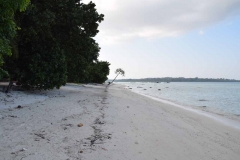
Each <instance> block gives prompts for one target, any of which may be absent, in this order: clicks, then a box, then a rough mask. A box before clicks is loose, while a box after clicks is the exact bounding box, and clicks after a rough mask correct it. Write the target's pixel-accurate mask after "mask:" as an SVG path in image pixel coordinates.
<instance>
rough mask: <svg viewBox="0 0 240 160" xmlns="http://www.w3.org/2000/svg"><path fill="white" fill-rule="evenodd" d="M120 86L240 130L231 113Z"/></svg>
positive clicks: (238, 121) (237, 121)
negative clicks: (182, 102)
mask: <svg viewBox="0 0 240 160" xmlns="http://www.w3.org/2000/svg"><path fill="white" fill-rule="evenodd" d="M118 85H122V86H123V87H124V88H125V89H128V90H130V91H132V92H133V93H136V94H139V95H142V96H145V97H148V98H150V99H153V100H156V101H159V102H161V103H165V104H169V105H172V106H175V107H179V108H181V109H184V110H188V111H191V112H195V113H198V114H200V115H203V116H206V117H209V118H212V119H213V120H215V121H218V122H221V123H223V124H225V125H228V126H231V127H234V128H236V129H239V130H240V117H239V116H238V115H236V114H232V113H231V114H230V113H226V112H222V113H217V112H212V111H210V110H204V109H202V108H200V107H199V106H194V105H187V104H181V103H180V102H176V101H173V100H169V99H164V98H161V97H155V96H152V95H148V94H144V93H141V92H138V91H136V90H132V89H130V88H131V87H130V88H129V86H128V85H127V84H124V83H120V84H118Z"/></svg>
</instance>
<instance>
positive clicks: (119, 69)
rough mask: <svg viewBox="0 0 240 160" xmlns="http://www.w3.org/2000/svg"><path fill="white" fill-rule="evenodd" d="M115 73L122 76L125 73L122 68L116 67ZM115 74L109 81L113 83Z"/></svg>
mask: <svg viewBox="0 0 240 160" xmlns="http://www.w3.org/2000/svg"><path fill="white" fill-rule="evenodd" d="M115 74H117V76H118V75H119V74H121V75H122V76H124V75H125V71H124V70H122V69H121V68H118V69H116V71H115ZM117 76H116V77H115V78H114V79H113V80H112V82H111V83H113V81H115V79H116V78H117ZM111 83H109V84H108V85H110V84H111Z"/></svg>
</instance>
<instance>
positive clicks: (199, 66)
mask: <svg viewBox="0 0 240 160" xmlns="http://www.w3.org/2000/svg"><path fill="white" fill-rule="evenodd" d="M92 1H93V2H94V3H95V4H96V8H97V11H98V13H101V14H104V16H105V17H104V21H103V22H102V23H100V25H99V33H98V35H97V36H96V37H95V39H96V41H97V42H98V43H99V46H100V47H101V51H100V56H99V59H100V60H103V61H108V62H110V63H111V65H110V75H109V76H108V78H109V79H113V78H114V77H115V73H114V72H115V70H116V69H117V68H122V69H123V70H124V71H125V76H124V77H118V78H119V79H122V78H123V79H125V78H156V77H187V78H189V77H199V78H228V79H238V80H240V43H239V42H240V0H201V1H198V0H147V1H146V0H144V1H143V0H92ZM82 2H83V3H88V2H90V1H89V0H83V1H82Z"/></svg>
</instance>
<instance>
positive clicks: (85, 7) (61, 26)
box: [4, 0, 109, 89]
mask: <svg viewBox="0 0 240 160" xmlns="http://www.w3.org/2000/svg"><path fill="white" fill-rule="evenodd" d="M103 17H104V16H103V15H102V14H98V12H97V11H96V9H95V4H94V3H92V2H90V3H88V4H83V3H81V1H80V0H51V1H48V0H32V1H31V5H30V6H29V7H28V8H27V10H26V11H25V12H24V13H20V12H19V13H18V14H16V17H15V18H16V21H17V24H18V25H19V26H20V27H21V30H19V31H18V36H17V38H16V39H15V42H16V44H17V49H18V57H17V58H13V57H12V58H8V59H7V60H6V65H4V67H5V69H6V70H8V71H9V73H10V75H11V78H13V79H17V80H18V81H19V82H20V83H21V84H22V86H23V87H25V88H35V89H52V88H54V87H57V88H59V87H60V86H61V85H64V84H65V83H66V81H70V82H89V81H91V78H92V75H91V74H92V71H91V68H92V67H93V66H95V65H96V64H95V62H98V60H97V58H98V56H99V51H100V48H99V46H98V44H97V43H96V41H95V40H94V39H93V37H94V36H95V35H96V34H97V33H98V32H99V31H98V26H99V23H100V22H101V21H102V20H103ZM105 66H107V67H109V65H105ZM102 68H103V69H105V68H104V67H102ZM108 69H109V68H108ZM99 72H102V71H101V70H99ZM102 73H105V75H104V74H102V76H103V75H104V76H105V78H103V79H102V80H101V81H99V82H101V83H102V82H104V81H105V80H104V79H106V76H107V75H108V74H109V72H106V71H103V72H102Z"/></svg>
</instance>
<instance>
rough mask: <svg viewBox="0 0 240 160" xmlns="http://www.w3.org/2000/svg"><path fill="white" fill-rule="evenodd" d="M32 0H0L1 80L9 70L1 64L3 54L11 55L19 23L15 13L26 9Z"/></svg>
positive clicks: (0, 62) (1, 62)
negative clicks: (13, 39) (12, 40)
mask: <svg viewBox="0 0 240 160" xmlns="http://www.w3.org/2000/svg"><path fill="white" fill-rule="evenodd" d="M29 2H30V0H0V80H1V79H2V77H3V76H4V75H7V72H6V71H4V70H3V69H2V68H1V66H2V65H3V63H4V61H3V56H4V55H7V56H10V55H11V54H12V52H11V46H10V40H11V39H12V38H13V37H14V36H15V34H16V30H17V28H18V27H17V25H16V24H15V22H14V13H15V12H16V11H17V10H19V11H24V10H25V9H26V7H27V5H28V4H29Z"/></svg>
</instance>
